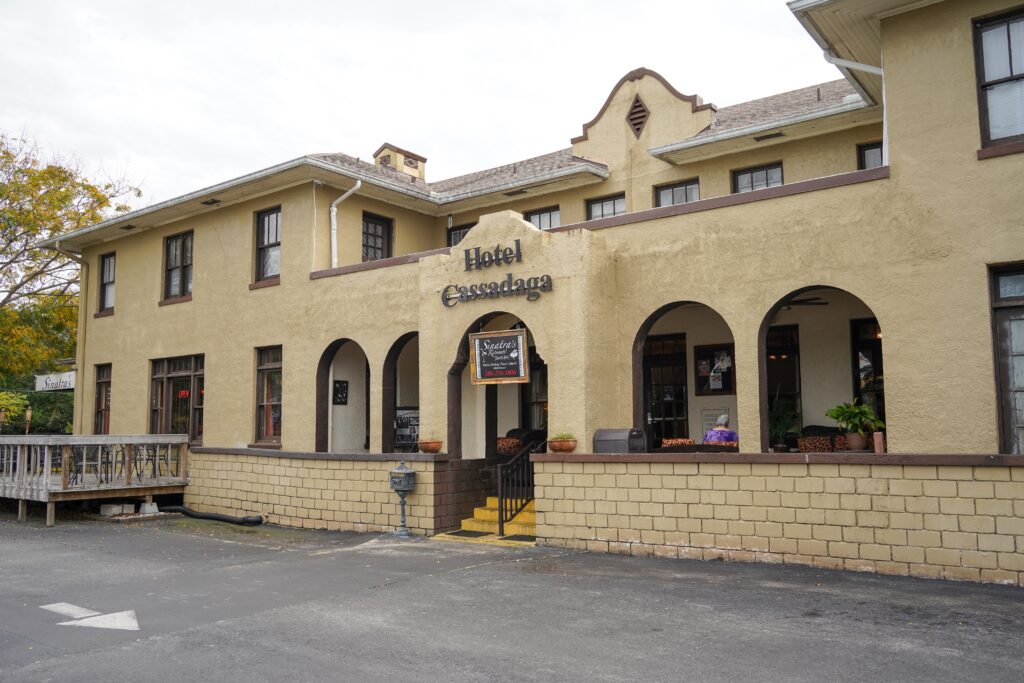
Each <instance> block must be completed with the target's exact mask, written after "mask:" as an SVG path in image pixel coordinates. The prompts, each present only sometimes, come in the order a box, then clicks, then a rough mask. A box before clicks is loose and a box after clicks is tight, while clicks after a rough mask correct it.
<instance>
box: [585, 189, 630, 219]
mask: <svg viewBox="0 0 1024 683" xmlns="http://www.w3.org/2000/svg"><path fill="white" fill-rule="evenodd" d="M618 199H621V200H622V213H613V214H611V215H610V216H604V215H602V216H598V217H597V218H595V217H594V207H595V206H597V205H598V204H603V203H605V202H607V201H616V200H618ZM626 213H629V207H627V206H626V193H625V192H616V193H615V194H609V195H605V196H604V197H594V198H593V199H588V200H587V220H588V221H593V220H600V219H602V218H613V217H615V216H621V215H623V214H626Z"/></svg>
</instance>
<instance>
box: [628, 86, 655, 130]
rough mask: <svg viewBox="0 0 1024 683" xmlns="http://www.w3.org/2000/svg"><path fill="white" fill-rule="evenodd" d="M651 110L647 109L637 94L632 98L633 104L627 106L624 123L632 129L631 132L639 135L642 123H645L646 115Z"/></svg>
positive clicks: (647, 115)
mask: <svg viewBox="0 0 1024 683" xmlns="http://www.w3.org/2000/svg"><path fill="white" fill-rule="evenodd" d="M650 115H651V112H650V111H649V110H648V109H647V105H646V104H644V101H643V100H641V99H640V96H639V95H637V96H635V97H634V98H633V104H632V106H630V108H629V113H628V114H626V123H628V124H629V127H630V128H631V129H632V130H633V134H634V135H636V136H637V137H640V133H641V132H642V131H643V129H644V124H646V123H647V119H648V117H650Z"/></svg>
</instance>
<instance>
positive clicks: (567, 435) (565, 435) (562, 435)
mask: <svg viewBox="0 0 1024 683" xmlns="http://www.w3.org/2000/svg"><path fill="white" fill-rule="evenodd" d="M549 440H550V441H575V440H576V437H575V436H573V435H572V432H558V433H557V434H555V435H554V436H552V437H551V439H549Z"/></svg>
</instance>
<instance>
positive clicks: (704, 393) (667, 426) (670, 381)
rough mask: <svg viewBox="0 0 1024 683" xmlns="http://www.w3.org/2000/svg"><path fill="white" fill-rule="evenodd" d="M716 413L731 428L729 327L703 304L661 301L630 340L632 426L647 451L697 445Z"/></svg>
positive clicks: (733, 367)
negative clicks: (644, 440) (641, 435)
mask: <svg viewBox="0 0 1024 683" xmlns="http://www.w3.org/2000/svg"><path fill="white" fill-rule="evenodd" d="M722 415H727V416H728V418H729V425H728V428H729V430H733V431H734V430H736V428H737V425H736V357H735V349H734V344H733V336H732V330H731V329H730V328H729V325H728V324H727V323H726V322H725V319H724V318H722V316H720V315H719V314H718V313H717V312H715V310H714V309H712V308H710V307H709V306H706V305H704V304H701V303H697V302H695V301H675V302H672V303H670V304H666V305H664V306H662V307H661V308H659V309H658V310H656V311H655V312H654V313H652V314H651V315H650V316H648V318H647V319H646V320H645V321H644V322H643V324H642V325H641V326H640V329H639V330H638V331H637V333H636V338H635V339H634V341H633V426H634V427H636V428H639V429H643V430H644V432H645V433H646V435H647V448H648V450H653V449H656V448H662V447H669V446H672V447H675V446H682V445H684V444H687V441H690V442H692V443H693V444H695V445H700V444H702V443H703V441H704V437H705V434H706V433H707V431H708V430H709V429H711V428H713V427H715V426H716V423H717V422H718V419H719V418H720V417H721V416H722ZM717 437H718V433H716V434H715V435H713V436H712V438H717ZM727 443H731V441H728V442H727ZM726 448H732V446H726Z"/></svg>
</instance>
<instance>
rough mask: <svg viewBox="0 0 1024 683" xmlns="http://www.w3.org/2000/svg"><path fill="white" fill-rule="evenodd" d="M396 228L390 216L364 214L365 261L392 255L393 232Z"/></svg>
mask: <svg viewBox="0 0 1024 683" xmlns="http://www.w3.org/2000/svg"><path fill="white" fill-rule="evenodd" d="M393 228H394V224H393V223H392V221H391V219H390V218H384V217H383V216H375V215H374V214H372V213H364V214H363V261H377V260H379V259H382V258H390V257H391V237H392V235H391V233H392V230H393Z"/></svg>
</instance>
